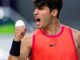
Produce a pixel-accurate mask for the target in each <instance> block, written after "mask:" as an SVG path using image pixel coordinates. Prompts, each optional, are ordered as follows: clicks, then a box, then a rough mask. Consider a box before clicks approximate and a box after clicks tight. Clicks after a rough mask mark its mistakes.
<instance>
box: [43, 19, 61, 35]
mask: <svg viewBox="0 0 80 60" xmlns="http://www.w3.org/2000/svg"><path fill="white" fill-rule="evenodd" d="M43 31H45V33H46V34H48V35H56V34H58V33H59V32H60V31H61V25H60V23H59V20H58V19H56V20H55V19H54V20H53V22H52V23H51V24H50V25H48V26H47V27H46V28H44V29H43Z"/></svg>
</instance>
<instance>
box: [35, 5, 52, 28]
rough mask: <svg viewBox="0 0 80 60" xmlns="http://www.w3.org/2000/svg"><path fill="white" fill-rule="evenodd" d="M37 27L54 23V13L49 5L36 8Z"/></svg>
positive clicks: (44, 26)
mask: <svg viewBox="0 0 80 60" xmlns="http://www.w3.org/2000/svg"><path fill="white" fill-rule="evenodd" d="M34 17H35V20H36V27H37V28H46V27H48V26H49V25H50V24H51V23H52V19H53V15H52V13H51V12H50V10H49V8H48V7H47V6H43V7H41V8H36V9H35V11H34Z"/></svg>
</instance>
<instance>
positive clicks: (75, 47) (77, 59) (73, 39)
mask: <svg viewBox="0 0 80 60" xmlns="http://www.w3.org/2000/svg"><path fill="white" fill-rule="evenodd" d="M69 31H70V36H71V39H72V43H73V45H74V50H75V56H76V60H78V54H77V50H76V46H75V42H74V38H73V34H72V29H71V28H69Z"/></svg>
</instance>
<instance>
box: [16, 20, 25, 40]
mask: <svg viewBox="0 0 80 60" xmlns="http://www.w3.org/2000/svg"><path fill="white" fill-rule="evenodd" d="M25 33H26V27H25V24H24V22H23V21H22V20H18V21H17V22H16V24H15V40H16V41H20V40H21V39H22V38H23V37H24V35H25Z"/></svg>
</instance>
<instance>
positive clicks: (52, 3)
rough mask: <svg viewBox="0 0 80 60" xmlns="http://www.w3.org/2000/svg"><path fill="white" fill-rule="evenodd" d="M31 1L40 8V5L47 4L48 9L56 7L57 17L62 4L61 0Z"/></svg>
mask: <svg viewBox="0 0 80 60" xmlns="http://www.w3.org/2000/svg"><path fill="white" fill-rule="evenodd" d="M33 3H34V4H35V6H36V7H38V8H41V7H42V6H47V7H48V8H49V9H50V11H52V10H53V9H58V15H57V17H59V13H60V10H61V8H62V5H63V0H34V1H33Z"/></svg>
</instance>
